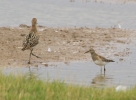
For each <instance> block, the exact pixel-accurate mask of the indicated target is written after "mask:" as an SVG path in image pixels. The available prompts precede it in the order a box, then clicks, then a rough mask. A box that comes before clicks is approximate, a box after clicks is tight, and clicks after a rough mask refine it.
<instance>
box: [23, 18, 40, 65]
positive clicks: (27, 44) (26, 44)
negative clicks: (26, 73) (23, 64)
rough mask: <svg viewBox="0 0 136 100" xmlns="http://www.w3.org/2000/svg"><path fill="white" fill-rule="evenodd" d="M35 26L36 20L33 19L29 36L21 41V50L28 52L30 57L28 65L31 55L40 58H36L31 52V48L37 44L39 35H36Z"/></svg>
mask: <svg viewBox="0 0 136 100" xmlns="http://www.w3.org/2000/svg"><path fill="white" fill-rule="evenodd" d="M36 24H37V19H36V18H33V19H32V27H31V30H30V32H29V34H28V35H27V36H26V37H25V39H24V41H23V48H22V50H23V51H24V50H30V56H29V62H28V64H30V59H31V55H33V56H35V57H37V58H40V57H38V56H36V55H35V54H33V53H32V51H33V47H34V46H36V45H37V44H38V42H39V35H38V33H37V28H36Z"/></svg>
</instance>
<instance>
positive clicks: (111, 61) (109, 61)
mask: <svg viewBox="0 0 136 100" xmlns="http://www.w3.org/2000/svg"><path fill="white" fill-rule="evenodd" d="M106 62H115V61H113V60H109V59H107V60H106Z"/></svg>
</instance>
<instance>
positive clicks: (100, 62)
mask: <svg viewBox="0 0 136 100" xmlns="http://www.w3.org/2000/svg"><path fill="white" fill-rule="evenodd" d="M88 52H90V53H91V56H92V60H93V62H94V63H95V64H96V65H99V66H104V72H105V71H106V69H105V65H106V64H107V63H109V62H114V61H113V60H109V59H106V58H105V57H103V56H100V55H98V54H97V53H95V50H94V49H93V48H91V49H90V50H89V51H86V52H85V53H88ZM101 71H102V68H101Z"/></svg>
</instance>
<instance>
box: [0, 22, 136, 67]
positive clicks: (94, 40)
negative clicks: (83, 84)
mask: <svg viewBox="0 0 136 100" xmlns="http://www.w3.org/2000/svg"><path fill="white" fill-rule="evenodd" d="M30 28H31V27H30V26H27V25H20V26H19V27H0V47H1V48H0V61H1V63H0V65H1V66H2V67H3V66H13V67H14V66H25V65H27V62H28V59H29V54H30V50H26V51H22V50H21V49H22V43H23V40H24V37H25V36H26V35H27V34H28V33H29V31H30ZM38 32H39V35H40V40H39V44H38V45H37V46H36V47H35V48H34V51H33V53H34V54H36V55H38V56H40V57H41V59H38V58H36V57H34V56H32V59H31V62H32V64H35V63H48V62H64V63H68V62H70V61H91V55H90V54H84V52H85V51H87V50H89V49H90V48H91V47H93V48H94V49H95V50H96V52H97V53H99V54H101V55H103V56H105V57H109V58H114V57H118V58H119V59H120V60H123V57H124V56H127V55H129V54H130V53H131V52H130V51H129V48H127V47H125V46H126V44H129V43H131V42H132V41H133V40H134V39H135V37H136V34H135V31H133V30H125V29H119V28H98V27H96V28H89V27H80V28H77V27H73V28H63V27H58V28H51V27H45V26H38ZM121 47H122V48H124V50H121V51H118V49H119V48H121Z"/></svg>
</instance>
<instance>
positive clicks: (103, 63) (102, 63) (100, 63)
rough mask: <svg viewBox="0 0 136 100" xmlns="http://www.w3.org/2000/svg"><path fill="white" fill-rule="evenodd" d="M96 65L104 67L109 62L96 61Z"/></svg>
mask: <svg viewBox="0 0 136 100" xmlns="http://www.w3.org/2000/svg"><path fill="white" fill-rule="evenodd" d="M94 63H95V64H96V65H99V66H104V65H106V64H107V63H108V62H103V61H99V60H95V61H94Z"/></svg>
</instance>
